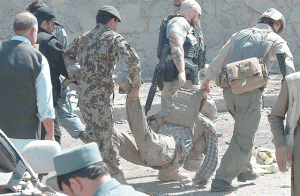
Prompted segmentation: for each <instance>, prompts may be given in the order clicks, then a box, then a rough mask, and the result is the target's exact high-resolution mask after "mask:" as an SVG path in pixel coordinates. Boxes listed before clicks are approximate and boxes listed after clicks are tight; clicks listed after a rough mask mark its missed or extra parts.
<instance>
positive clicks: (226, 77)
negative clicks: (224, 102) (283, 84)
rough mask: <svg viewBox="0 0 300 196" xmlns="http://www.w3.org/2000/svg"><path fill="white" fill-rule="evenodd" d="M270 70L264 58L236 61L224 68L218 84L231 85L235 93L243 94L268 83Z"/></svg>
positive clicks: (220, 85) (225, 86)
mask: <svg viewBox="0 0 300 196" xmlns="http://www.w3.org/2000/svg"><path fill="white" fill-rule="evenodd" d="M267 77H268V71H267V67H266V65H265V64H264V62H263V60H262V59H258V58H256V57H253V58H249V59H245V60H241V61H236V62H233V63H230V64H227V65H226V66H225V67H223V68H222V71H221V73H220V74H219V76H218V77H217V78H216V85H217V86H219V87H221V88H228V87H230V88H231V90H232V93H233V94H241V93H245V92H249V91H252V90H254V89H257V88H260V87H266V85H267Z"/></svg>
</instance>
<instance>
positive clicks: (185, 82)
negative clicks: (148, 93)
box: [158, 0, 205, 109]
mask: <svg viewBox="0 0 300 196" xmlns="http://www.w3.org/2000/svg"><path fill="white" fill-rule="evenodd" d="M174 4H175V6H177V7H179V6H180V10H179V12H178V15H177V13H176V15H173V16H172V15H171V16H169V17H168V19H167V26H166V32H165V36H166V38H165V39H167V44H169V46H170V48H171V52H170V53H169V55H168V56H167V57H166V58H165V61H166V62H165V64H166V66H165V68H164V69H165V71H164V73H165V74H164V88H163V90H162V104H161V107H162V109H164V108H166V106H167V105H168V103H170V100H171V97H172V95H173V94H174V93H175V92H176V91H177V90H178V89H179V88H180V87H183V88H185V89H192V88H194V85H195V84H196V85H197V84H198V82H199V78H198V77H199V75H198V74H199V69H202V68H203V67H204V64H205V49H204V44H203V36H202V31H201V28H200V24H199V17H200V16H201V13H202V10H201V7H200V5H199V4H198V3H197V2H196V1H194V0H186V1H182V0H175V1H174ZM162 29H163V28H161V31H162ZM160 34H162V33H160ZM162 45H163V42H162V41H161V35H160V39H159V46H158V56H159V55H160V54H159V51H160V49H159V48H160V47H162ZM186 77H187V78H186Z"/></svg>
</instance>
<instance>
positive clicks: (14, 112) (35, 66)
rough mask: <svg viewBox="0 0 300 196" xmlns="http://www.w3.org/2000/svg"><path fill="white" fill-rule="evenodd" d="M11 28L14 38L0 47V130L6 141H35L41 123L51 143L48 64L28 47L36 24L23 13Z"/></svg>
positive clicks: (34, 40) (51, 110)
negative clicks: (12, 139) (9, 139)
mask: <svg viewBox="0 0 300 196" xmlns="http://www.w3.org/2000/svg"><path fill="white" fill-rule="evenodd" d="M13 26H14V31H15V33H16V35H15V36H13V37H12V39H11V40H10V41H6V42H1V43H0V61H1V65H0V67H1V69H0V76H1V77H0V80H1V82H0V93H1V95H2V96H0V129H2V130H3V131H4V132H5V133H6V135H7V136H8V137H10V138H17V139H38V138H39V137H37V136H38V132H39V130H40V121H41V122H43V125H44V127H45V129H46V135H45V139H47V140H54V123H53V119H54V118H55V113H54V108H53V100H52V86H51V78H50V70H49V64H48V61H47V59H46V58H45V57H44V55H42V54H41V53H40V52H39V51H37V50H36V49H34V47H33V46H32V45H34V44H35V43H36V40H37V31H38V22H37V20H36V18H35V17H34V15H32V14H31V13H29V12H24V13H21V14H19V15H17V17H16V19H15V20H14V24H13Z"/></svg>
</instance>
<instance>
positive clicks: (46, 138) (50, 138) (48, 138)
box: [45, 133, 55, 141]
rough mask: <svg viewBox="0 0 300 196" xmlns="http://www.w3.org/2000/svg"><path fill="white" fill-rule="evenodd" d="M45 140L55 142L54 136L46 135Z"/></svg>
mask: <svg viewBox="0 0 300 196" xmlns="http://www.w3.org/2000/svg"><path fill="white" fill-rule="evenodd" d="M45 140H52V141H55V139H54V135H49V134H48V133H46V135H45Z"/></svg>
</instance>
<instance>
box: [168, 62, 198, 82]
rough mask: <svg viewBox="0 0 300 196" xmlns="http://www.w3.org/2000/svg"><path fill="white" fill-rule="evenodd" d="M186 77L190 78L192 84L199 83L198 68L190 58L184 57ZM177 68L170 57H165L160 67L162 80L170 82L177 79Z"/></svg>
mask: <svg viewBox="0 0 300 196" xmlns="http://www.w3.org/2000/svg"><path fill="white" fill-rule="evenodd" d="M184 61H185V73H186V79H187V80H191V81H192V83H193V84H195V85H198V84H199V68H198V65H196V64H195V63H193V61H192V60H191V59H186V58H185V59H184ZM178 74H179V72H178V69H177V67H176V65H175V63H174V61H173V59H171V58H166V61H165V63H164V66H163V68H162V78H163V81H164V82H172V81H174V80H176V79H178Z"/></svg>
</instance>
